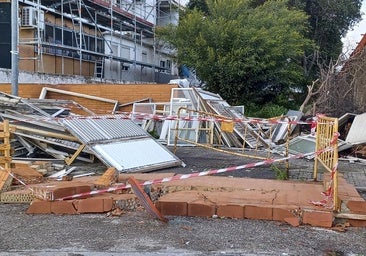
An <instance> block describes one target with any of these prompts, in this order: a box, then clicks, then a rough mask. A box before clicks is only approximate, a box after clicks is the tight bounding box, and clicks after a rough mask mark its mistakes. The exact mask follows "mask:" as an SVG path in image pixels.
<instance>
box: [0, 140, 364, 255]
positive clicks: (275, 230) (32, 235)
mask: <svg viewBox="0 0 366 256" xmlns="http://www.w3.org/2000/svg"><path fill="white" fill-rule="evenodd" d="M176 155H177V156H178V157H179V158H180V159H181V160H183V162H184V163H185V164H186V166H185V167H174V168H168V169H164V170H159V171H156V172H159V173H163V172H170V173H171V172H176V173H193V172H198V171H205V170H209V169H218V168H226V167H229V166H237V165H243V164H246V163H251V162H258V161H261V160H258V159H249V158H243V157H238V156H233V155H227V154H224V153H218V152H212V151H209V150H206V149H198V148H191V147H182V148H178V150H177V151H176ZM312 165H313V161H311V160H295V161H291V162H290V177H291V178H293V179H302V180H306V179H307V178H310V177H311V174H312ZM84 168H85V170H87V171H90V170H91V169H94V170H96V171H98V170H99V171H101V170H103V169H104V168H105V167H104V166H103V165H102V164H94V165H91V166H88V167H86V166H84ZM365 169H366V167H365V166H364V165H362V164H358V163H348V162H342V163H340V171H341V172H342V173H343V174H344V176H345V177H346V178H348V179H349V180H354V181H352V182H354V183H357V182H358V183H357V184H356V185H357V186H359V187H366V181H365V182H364V181H363V180H362V177H364V178H365V177H366V175H364V173H365ZM221 175H226V176H235V177H248V178H267V179H275V178H278V173H276V172H275V171H274V170H273V169H272V168H271V167H270V166H262V167H259V168H253V169H248V170H247V169H245V170H242V171H236V172H230V173H225V174H221ZM357 175H359V176H357ZM365 180H366V179H365ZM363 182H364V183H365V184H363ZM26 209H27V205H24V204H19V205H16V204H15V205H7V204H0V256H2V255H67V256H76V255H77V256H79V255H80V256H81V255H329V256H330V255H332V256H333V255H347V256H348V255H349V256H351V255H352V256H353V255H366V228H352V227H348V228H346V229H345V230H344V231H343V232H340V231H335V230H332V229H322V228H315V227H310V226H300V227H292V226H289V225H286V224H283V223H278V222H274V221H258V220H247V219H244V220H236V219H220V218H197V217H175V216H168V219H169V221H168V223H162V222H160V221H158V220H155V219H153V218H152V217H151V216H149V215H148V214H147V213H146V212H145V211H144V210H143V209H140V210H138V211H134V212H126V213H125V214H123V215H121V216H118V217H108V216H107V215H106V214H82V215H27V214H26V213H25V211H26Z"/></svg>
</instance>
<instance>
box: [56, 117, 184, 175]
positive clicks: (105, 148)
mask: <svg viewBox="0 0 366 256" xmlns="http://www.w3.org/2000/svg"><path fill="white" fill-rule="evenodd" d="M62 123H63V124H64V125H65V126H66V127H67V128H68V129H69V130H70V132H71V133H72V134H73V135H74V136H75V137H77V138H78V139H79V140H80V141H81V142H83V143H84V144H86V145H87V147H88V148H89V149H90V150H92V151H93V153H94V154H95V155H96V156H97V157H98V158H99V159H100V160H101V161H102V162H104V163H105V164H106V165H108V166H113V167H115V168H116V169H117V170H119V171H124V172H131V171H151V170H156V169H161V168H165V167H171V166H177V165H180V164H181V163H182V162H181V161H180V160H179V158H177V157H176V156H175V155H174V154H173V153H171V152H170V151H169V150H168V149H166V148H165V147H164V146H163V145H161V144H159V143H158V142H156V141H155V140H154V139H153V138H152V137H151V136H150V135H149V134H148V133H147V132H146V131H144V130H143V129H142V128H141V127H140V126H139V125H137V124H136V123H134V122H133V121H131V120H128V119H125V116H118V115H115V116H113V117H111V116H93V117H90V118H85V117H83V118H73V119H65V120H63V121H62Z"/></svg>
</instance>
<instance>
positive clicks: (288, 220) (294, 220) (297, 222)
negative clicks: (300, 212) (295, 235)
mask: <svg viewBox="0 0 366 256" xmlns="http://www.w3.org/2000/svg"><path fill="white" fill-rule="evenodd" d="M284 221H285V222H286V223H288V224H290V225H291V226H293V227H298V226H300V220H299V218H298V217H294V216H292V217H287V218H284Z"/></svg>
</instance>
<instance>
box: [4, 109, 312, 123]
mask: <svg viewBox="0 0 366 256" xmlns="http://www.w3.org/2000/svg"><path fill="white" fill-rule="evenodd" d="M64 119H65V120H73V119H78V120H82V119H90V120H93V119H130V120H153V121H178V120H179V121H190V122H193V121H199V122H220V123H223V122H233V123H244V124H263V125H275V124H287V125H297V124H302V125H310V126H311V127H316V124H317V121H316V120H315V121H307V122H306V121H305V122H304V121H291V120H289V121H286V120H280V119H260V118H246V119H242V118H230V117H222V118H212V117H205V116H200V117H191V116H181V117H179V116H177V115H169V116H164V115H156V114H146V113H131V112H126V113H120V114H113V115H98V116H77V117H75V116H73V117H65V118H60V117H55V118H47V117H45V118H41V119H37V120H43V121H60V120H61V121H62V120H64ZM26 121H34V119H29V120H27V119H24V120H21V121H19V120H10V122H11V123H13V124H14V123H18V122H19V123H20V122H21V123H23V122H26Z"/></svg>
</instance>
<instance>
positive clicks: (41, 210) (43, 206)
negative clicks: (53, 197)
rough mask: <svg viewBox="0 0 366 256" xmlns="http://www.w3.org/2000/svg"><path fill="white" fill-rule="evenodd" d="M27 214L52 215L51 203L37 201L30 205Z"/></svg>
mask: <svg viewBox="0 0 366 256" xmlns="http://www.w3.org/2000/svg"><path fill="white" fill-rule="evenodd" d="M26 213H28V214H49V213H51V202H49V201H42V200H38V199H35V200H33V201H32V202H31V203H30V205H29V207H28V209H27V211H26Z"/></svg>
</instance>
